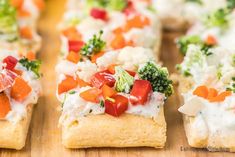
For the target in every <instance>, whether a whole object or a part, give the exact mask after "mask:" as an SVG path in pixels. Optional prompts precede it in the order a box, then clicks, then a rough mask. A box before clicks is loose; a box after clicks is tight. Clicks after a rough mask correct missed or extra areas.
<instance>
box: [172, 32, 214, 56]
mask: <svg viewBox="0 0 235 157" xmlns="http://www.w3.org/2000/svg"><path fill="white" fill-rule="evenodd" d="M190 44H195V45H198V46H200V47H201V50H202V52H203V53H204V54H205V55H206V56H209V55H212V53H211V52H210V48H212V47H213V46H214V45H207V44H206V43H205V42H203V40H202V39H201V38H200V37H199V36H197V35H192V36H183V37H181V38H179V39H178V40H177V46H178V48H179V49H180V53H181V54H182V55H184V56H185V55H186V53H187V51H188V46H189V45H190Z"/></svg>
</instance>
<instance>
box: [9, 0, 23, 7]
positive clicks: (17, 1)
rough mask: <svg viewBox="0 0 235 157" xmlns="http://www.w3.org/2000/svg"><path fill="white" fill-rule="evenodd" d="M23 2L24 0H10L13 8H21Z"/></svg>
mask: <svg viewBox="0 0 235 157" xmlns="http://www.w3.org/2000/svg"><path fill="white" fill-rule="evenodd" d="M23 3H24V0H11V5H12V6H14V7H15V8H21V7H22V5H23Z"/></svg>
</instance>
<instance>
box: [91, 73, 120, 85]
mask: <svg viewBox="0 0 235 157" xmlns="http://www.w3.org/2000/svg"><path fill="white" fill-rule="evenodd" d="M115 81H116V80H115V79H114V77H113V76H112V74H111V73H110V72H109V71H108V70H105V71H101V72H98V73H95V74H94V75H93V76H92V78H91V84H92V86H93V87H96V88H101V87H102V86H103V85H104V84H106V85H108V86H109V87H113V86H114V84H115Z"/></svg>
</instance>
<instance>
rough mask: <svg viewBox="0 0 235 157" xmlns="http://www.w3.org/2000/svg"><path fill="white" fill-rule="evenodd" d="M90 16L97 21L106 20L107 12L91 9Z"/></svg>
mask: <svg viewBox="0 0 235 157" xmlns="http://www.w3.org/2000/svg"><path fill="white" fill-rule="evenodd" d="M90 15H91V16H92V17H93V18H95V19H100V20H104V21H105V20H106V19H107V12H106V11H105V10H104V9H98V8H93V9H91V12H90Z"/></svg>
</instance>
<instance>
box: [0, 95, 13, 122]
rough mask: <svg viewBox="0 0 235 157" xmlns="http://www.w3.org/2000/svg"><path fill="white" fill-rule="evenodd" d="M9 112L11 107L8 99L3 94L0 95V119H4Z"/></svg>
mask: <svg viewBox="0 0 235 157" xmlns="http://www.w3.org/2000/svg"><path fill="white" fill-rule="evenodd" d="M10 110H11V105H10V101H9V98H8V97H7V96H6V94H5V93H3V92H2V93H0V119H3V118H5V117H6V115H7V114H8V112H9V111H10Z"/></svg>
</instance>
